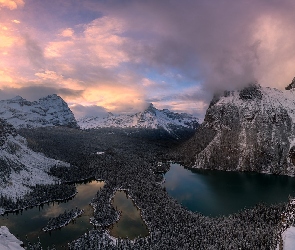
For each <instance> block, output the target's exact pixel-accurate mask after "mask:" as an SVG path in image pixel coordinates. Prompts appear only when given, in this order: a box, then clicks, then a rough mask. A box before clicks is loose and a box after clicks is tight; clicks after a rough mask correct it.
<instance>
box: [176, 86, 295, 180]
mask: <svg viewBox="0 0 295 250" xmlns="http://www.w3.org/2000/svg"><path fill="white" fill-rule="evenodd" d="M294 94H295V92H294V93H293V92H292V91H291V92H290V91H284V92H281V91H279V90H276V89H270V88H261V87H260V86H259V85H251V86H249V87H247V88H245V89H243V90H241V91H232V92H226V94H225V95H224V96H221V97H219V99H218V100H216V98H215V100H214V103H213V104H212V105H211V106H210V107H209V108H208V110H207V113H206V116H205V119H204V123H203V124H202V125H201V126H200V128H199V129H198V130H197V133H196V134H195V136H194V138H192V139H191V140H190V141H188V142H187V143H186V144H184V145H183V147H182V149H181V150H182V152H183V153H184V154H185V155H186V157H185V158H186V161H187V162H188V161H190V162H191V164H193V165H194V167H198V168H208V169H221V170H239V171H257V172H268V173H276V174H289V175H293V174H294V173H295V172H294V170H295V168H294V165H293V164H292V159H291V157H292V155H293V154H292V152H293V151H295V150H293V151H292V150H291V151H290V149H292V147H293V145H294V138H295V132H294V131H295V130H294V120H295V119H294V117H295V116H294V111H293V110H294V108H295V102H294V101H295V98H294ZM290 156H291V157H290ZM294 156H295V154H294ZM294 162H295V157H294Z"/></svg>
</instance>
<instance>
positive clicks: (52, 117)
mask: <svg viewBox="0 0 295 250" xmlns="http://www.w3.org/2000/svg"><path fill="white" fill-rule="evenodd" d="M0 118H2V119H5V120H7V121H8V122H9V123H11V124H12V125H13V126H14V127H15V128H34V127H44V126H67V127H73V128H77V127H78V125H77V121H76V119H75V117H74V115H73V113H72V111H71V110H70V109H69V107H68V105H67V103H66V102H65V101H64V100H63V99H62V98H61V97H59V96H57V95H56V94H53V95H49V96H47V97H44V98H40V99H39V100H38V101H34V102H30V101H27V100H26V99H23V98H22V97H20V96H16V97H15V98H12V99H8V100H2V101H0Z"/></svg>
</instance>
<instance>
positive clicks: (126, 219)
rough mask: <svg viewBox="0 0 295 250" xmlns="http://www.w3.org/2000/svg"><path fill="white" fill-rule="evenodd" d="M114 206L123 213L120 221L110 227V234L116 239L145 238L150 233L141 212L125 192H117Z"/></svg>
mask: <svg viewBox="0 0 295 250" xmlns="http://www.w3.org/2000/svg"><path fill="white" fill-rule="evenodd" d="M112 203H113V206H114V208H115V209H116V210H118V211H120V212H121V215H120V220H119V221H118V222H117V223H115V224H114V225H112V226H111V227H110V234H111V235H112V236H114V237H116V238H119V237H120V238H127V237H128V238H129V239H131V240H133V239H135V238H136V237H144V236H147V235H148V234H149V231H148V229H147V227H146V225H145V223H144V221H143V220H142V218H141V215H140V210H139V209H138V208H137V206H136V205H135V204H134V202H133V201H132V200H131V199H130V198H128V196H127V194H126V192H125V191H117V192H116V193H115V196H114V199H113V202H112Z"/></svg>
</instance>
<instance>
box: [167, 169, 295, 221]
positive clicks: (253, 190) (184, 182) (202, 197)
mask: <svg viewBox="0 0 295 250" xmlns="http://www.w3.org/2000/svg"><path fill="white" fill-rule="evenodd" d="M164 177H165V183H164V184H163V185H164V187H165V188H166V191H167V192H168V193H169V195H171V196H172V197H173V198H175V199H176V200H177V201H178V202H179V203H181V204H182V205H183V206H184V207H186V208H187V209H188V210H191V211H193V212H199V213H201V214H203V215H206V216H220V215H229V214H232V213H236V212H238V211H240V210H242V209H244V208H251V207H253V206H255V205H256V204H258V203H266V204H275V203H280V202H287V201H288V197H289V195H291V196H295V178H293V177H288V176H280V175H270V174H259V173H253V172H228V171H218V170H201V169H186V168H184V167H183V166H181V165H179V164H176V163H174V164H171V167H170V170H169V171H168V172H167V173H166V174H165V175H164Z"/></svg>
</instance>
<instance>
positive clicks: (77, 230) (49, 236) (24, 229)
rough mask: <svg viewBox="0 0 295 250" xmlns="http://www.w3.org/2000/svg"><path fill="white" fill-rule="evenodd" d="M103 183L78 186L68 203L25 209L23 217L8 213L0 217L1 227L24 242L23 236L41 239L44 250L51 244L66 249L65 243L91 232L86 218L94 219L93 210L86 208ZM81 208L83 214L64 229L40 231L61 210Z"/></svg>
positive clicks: (35, 240) (94, 182)
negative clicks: (88, 230)
mask: <svg viewBox="0 0 295 250" xmlns="http://www.w3.org/2000/svg"><path fill="white" fill-rule="evenodd" d="M103 185H104V182H98V181H92V182H89V183H86V184H77V191H78V194H77V195H76V196H75V197H74V198H73V199H71V200H69V201H67V202H62V203H57V202H54V203H50V204H45V205H44V206H43V208H39V207H34V208H32V209H28V210H24V211H23V212H22V214H18V215H16V214H8V215H4V216H0V226H7V227H8V228H9V230H10V232H11V233H13V234H14V235H16V236H17V237H18V238H19V239H20V240H22V241H23V242H24V243H25V242H26V235H27V237H28V240H29V241H30V242H37V241H38V237H40V240H41V243H42V246H43V248H44V249H46V248H47V246H52V245H53V244H54V245H55V246H56V247H57V249H65V248H64V247H63V246H66V245H67V243H68V242H70V241H72V240H75V239H77V238H78V237H79V236H81V235H83V234H84V233H85V232H87V229H91V228H92V225H91V224H90V223H89V218H90V217H92V216H93V209H92V207H91V206H90V205H89V203H90V201H91V200H92V198H93V197H94V196H95V194H96V193H97V191H98V190H99V189H100V188H101V187H103ZM76 206H77V207H78V208H80V209H84V211H85V213H84V214H83V215H82V216H81V217H79V218H77V219H76V220H75V222H74V223H70V224H68V225H67V226H66V227H64V228H62V229H59V230H55V231H52V232H51V233H49V232H47V233H44V232H43V231H41V229H42V228H43V227H44V226H46V224H47V222H48V220H49V218H50V217H56V216H58V215H59V214H61V213H63V212H64V210H66V209H68V210H70V209H72V208H75V207H76Z"/></svg>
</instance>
